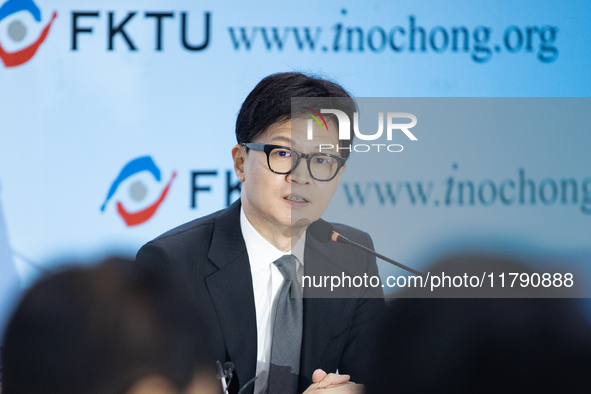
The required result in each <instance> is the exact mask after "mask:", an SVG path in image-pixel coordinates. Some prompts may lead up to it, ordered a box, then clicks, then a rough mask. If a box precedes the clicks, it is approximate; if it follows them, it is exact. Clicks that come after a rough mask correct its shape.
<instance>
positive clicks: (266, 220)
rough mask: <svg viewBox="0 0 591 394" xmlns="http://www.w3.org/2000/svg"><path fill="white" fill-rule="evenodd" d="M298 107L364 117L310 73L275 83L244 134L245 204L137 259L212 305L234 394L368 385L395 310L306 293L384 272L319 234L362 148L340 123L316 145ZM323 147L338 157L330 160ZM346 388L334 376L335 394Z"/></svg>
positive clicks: (259, 99)
mask: <svg viewBox="0 0 591 394" xmlns="http://www.w3.org/2000/svg"><path fill="white" fill-rule="evenodd" d="M292 97H319V98H322V97H344V98H348V100H346V102H345V108H341V109H342V110H343V111H344V112H346V113H348V114H351V116H350V118H351V119H352V118H353V116H352V113H353V112H355V104H354V103H353V101H352V99H351V98H350V96H349V95H348V94H347V92H346V91H345V90H344V89H343V88H342V87H340V86H339V85H337V84H335V83H333V82H330V81H326V80H323V79H320V78H315V77H310V76H307V75H304V74H300V73H281V74H274V75H271V76H269V77H267V78H265V79H263V80H262V81H261V82H260V83H259V84H258V85H257V86H256V87H255V89H254V90H253V91H252V92H251V93H250V94H249V96H248V97H247V99H246V100H245V102H244V103H243V105H242V108H241V110H240V113H239V115H238V119H237V122H236V137H237V142H238V144H237V145H236V146H234V148H233V149H232V157H233V160H234V169H235V172H236V175H237V177H238V179H239V180H240V181H241V182H242V193H241V198H240V199H239V200H238V201H236V202H235V203H234V204H232V205H231V206H230V207H228V208H227V209H225V210H222V211H219V212H216V213H214V214H211V215H209V216H206V217H203V218H200V219H197V220H195V221H192V222H190V223H187V224H184V225H182V226H180V227H177V228H175V229H173V230H171V231H169V232H167V233H165V234H163V235H162V236H160V237H158V238H156V239H155V240H153V241H151V242H149V243H148V244H146V245H144V246H143V247H142V248H141V249H140V251H139V252H138V255H137V260H138V261H140V262H142V263H144V264H151V265H154V266H157V267H160V269H163V270H165V271H166V272H172V273H173V274H175V275H176V276H178V277H179V278H181V279H182V280H183V281H185V283H187V284H188V285H189V288H190V290H191V291H192V293H193V294H194V295H195V297H196V298H197V299H198V300H200V302H201V303H202V304H203V305H202V306H203V308H204V311H205V313H206V315H207V316H209V318H210V320H211V322H212V324H213V325H214V335H213V338H212V343H213V345H214V349H216V352H217V354H216V357H218V359H219V360H220V361H222V362H223V361H232V362H233V363H234V365H235V376H236V378H235V379H234V380H233V383H234V384H233V385H232V387H230V391H231V392H237V391H238V388H239V386H243V385H245V384H246V383H247V382H248V381H249V380H250V379H251V378H253V377H254V376H255V375H257V376H258V378H257V380H256V381H255V384H254V387H252V386H251V387H250V388H249V391H247V392H250V393H252V392H253V391H254V392H255V393H256V394H259V393H266V392H269V393H271V394H275V393H285V394H290V393H296V392H298V393H301V392H302V391H304V390H305V389H306V388H308V387H309V386H310V384H312V383H313V382H318V381H319V380H321V378H322V377H323V376H324V372H321V371H317V372H316V373H314V371H315V370H316V369H322V370H323V371H327V372H336V371H337V370H338V372H340V373H346V374H350V375H351V376H352V378H353V379H354V380H356V381H363V376H364V374H365V371H364V366H365V365H367V363H368V362H367V361H368V360H367V358H368V357H369V355H368V354H367V352H368V349H369V346H368V344H369V342H370V341H369V339H370V337H371V335H372V329H373V326H374V324H375V321H376V320H377V317H378V316H379V314H380V313H381V311H382V309H383V306H384V301H383V298H365V297H361V298H360V297H359V296H363V295H365V293H363V291H362V292H361V293H355V298H351V297H352V296H351V294H349V295H348V297H349V298H346V297H347V294H345V298H306V296H307V295H310V294H311V293H308V290H310V291H311V290H317V289H304V293H303V296H304V298H303V299H302V298H301V289H302V284H301V279H302V274H303V275H305V276H326V275H337V276H341V275H347V276H356V275H360V276H362V275H363V274H367V275H368V276H372V275H377V267H376V263H375V258H373V257H371V256H370V255H368V254H367V253H365V252H363V251H359V250H356V249H354V248H352V247H350V246H348V245H341V244H336V243H332V242H324V240H323V239H318V237H317V236H314V235H311V234H310V233H309V231H307V230H308V227H309V225H310V224H311V223H313V222H315V221H317V220H319V218H320V216H321V215H322V214H323V212H324V210H325V209H326V207H327V206H328V203H329V202H330V199H331V198H332V196H333V194H334V192H335V190H336V188H337V186H338V184H339V181H340V177H341V175H342V172H343V170H344V168H345V165H346V158H347V156H348V153H349V152H350V145H349V149H348V150H347V146H346V145H343V144H344V143H345V142H346V141H345V142H343V141H341V140H339V139H338V132H337V128H336V127H337V125H336V122H334V121H331V120H329V121H328V122H327V123H325V126H326V127H325V129H324V130H321V129H320V128H318V129H315V130H314V138H313V139H308V138H307V136H309V134H308V133H307V131H308V129H307V127H309V126H308V124H307V123H306V120H307V119H306V118H305V117H303V114H302V116H297V117H292V113H291V98H292ZM314 127H316V126H314ZM349 143H350V141H349ZM319 144H324V145H323V146H326V147H328V146H332V147H333V148H332V150H328V151H327V150H323V151H322V153H319V149H318V147H319ZM337 230H338V231H339V232H341V233H342V234H343V235H345V236H347V237H348V238H350V239H351V240H354V241H357V242H359V243H362V244H364V245H366V246H368V247H372V246H373V245H372V242H371V238H370V237H369V235H367V234H366V233H363V232H361V231H359V230H356V229H353V228H351V227H348V226H344V225H338V227H337ZM327 236H328V234H327ZM290 272H291V274H290ZM292 284H293V287H292V286H291V285H292ZM324 290H326V289H324ZM326 292H327V291H325V292H324V295H326ZM289 293H291V295H292V297H289ZM286 294H287V295H288V296H287V297H286ZM298 294H299V300H298ZM381 294H382V292H381V286H380V288H379V293H378V296H379V295H381ZM294 295H295V297H293V296H294ZM341 295H343V294H342V293H341ZM317 296H318V294H314V297H317ZM374 296H375V293H374ZM294 358H295V361H294ZM330 378H331V379H333V380H331V379H330ZM339 379H340V378H338V377H335V376H334V375H330V376H329V377H327V378H326V380H325V381H324V382H325V383H324V384H329V382H335V383H339V382H341V381H342V380H339ZM345 379H346V378H345ZM314 387H315V386H310V389H313V388H314ZM339 389H341V390H343V392H358V391H359V386H357V385H355V384H353V383H351V382H347V383H346V384H344V385H342V386H340V388H339ZM337 392H338V391H337V390H336V389H335V391H333V393H335V394H336V393H337Z"/></svg>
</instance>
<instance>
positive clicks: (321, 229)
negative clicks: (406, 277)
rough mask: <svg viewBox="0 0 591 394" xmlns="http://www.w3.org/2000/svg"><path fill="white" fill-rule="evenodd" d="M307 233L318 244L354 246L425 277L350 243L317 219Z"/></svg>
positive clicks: (408, 269)
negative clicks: (330, 243)
mask: <svg viewBox="0 0 591 394" xmlns="http://www.w3.org/2000/svg"><path fill="white" fill-rule="evenodd" d="M308 231H309V232H310V235H311V236H312V237H313V238H314V239H315V240H317V241H318V242H321V243H326V242H329V241H333V242H340V243H344V244H348V245H352V246H355V247H356V248H359V249H361V250H364V251H366V252H367V253H369V254H371V255H373V256H376V257H379V258H380V259H382V260H384V261H387V262H388V263H390V264H394V265H395V266H397V267H400V268H402V269H403V270H406V271H408V272H411V273H413V274H415V275H419V276H425V274H423V273H422V272H419V271H417V270H415V269H412V268H410V267H407V266H406V265H404V264H400V263H399V262H397V261H394V260H392V259H390V258H388V257H386V256H384V255H382V254H379V253H377V252H376V251H374V250H371V249H370V248H368V247H366V246H363V245H361V244H358V243H357V242H354V241H351V240H350V239H349V238H347V237H345V236H344V235H342V234H339V233H337V232H336V231H334V227H333V226H332V224H330V223H328V222H327V221H325V220H322V219H319V220H317V221H315V222H314V223H312V224H311V225H310V226H309V227H308Z"/></svg>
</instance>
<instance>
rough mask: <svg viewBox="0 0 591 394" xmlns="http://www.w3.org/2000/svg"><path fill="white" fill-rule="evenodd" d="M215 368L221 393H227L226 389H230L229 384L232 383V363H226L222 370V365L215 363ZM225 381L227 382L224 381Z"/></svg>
mask: <svg viewBox="0 0 591 394" xmlns="http://www.w3.org/2000/svg"><path fill="white" fill-rule="evenodd" d="M216 366H217V369H218V374H217V378H218V379H220V380H221V381H222V393H223V394H227V393H228V387H230V382H231V381H232V376H234V374H233V373H232V372H233V371H234V363H233V362H231V361H226V362H225V363H224V366H223V368H222V363H220V362H219V361H216ZM226 379H227V380H226Z"/></svg>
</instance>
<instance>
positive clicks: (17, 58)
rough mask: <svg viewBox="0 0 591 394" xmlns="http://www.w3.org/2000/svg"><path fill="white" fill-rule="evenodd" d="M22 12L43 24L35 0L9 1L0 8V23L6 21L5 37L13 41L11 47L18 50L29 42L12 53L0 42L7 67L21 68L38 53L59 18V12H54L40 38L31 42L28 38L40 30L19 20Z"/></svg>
mask: <svg viewBox="0 0 591 394" xmlns="http://www.w3.org/2000/svg"><path fill="white" fill-rule="evenodd" d="M21 11H25V12H28V13H29V14H30V15H31V16H32V17H33V19H34V20H35V22H37V23H41V10H40V9H39V7H37V5H36V4H35V2H34V1H33V0H8V1H6V2H4V3H3V4H2V5H1V6H0V22H2V21H3V20H6V23H5V25H6V29H7V31H6V35H5V36H3V37H4V38H6V37H7V38H8V40H10V41H11V42H10V44H11V46H15V47H17V48H18V46H19V44H20V43H21V42H29V44H28V45H26V46H25V47H24V48H20V49H17V50H15V51H11V52H9V51H7V50H6V49H5V48H4V46H3V45H2V42H0V59H2V62H3V63H4V65H5V66H6V67H14V66H19V65H21V64H23V63H26V62H28V61H29V60H30V59H31V58H32V57H33V56H34V55H35V53H37V50H38V49H39V47H40V46H41V44H42V43H43V41H45V39H46V38H47V34H49V29H50V28H51V24H52V23H53V21H54V20H55V18H56V17H57V12H55V11H54V12H53V15H52V17H51V19H50V20H49V22H47V24H46V25H45V27H44V28H43V29H42V30H41V33H40V34H39V36H38V37H37V38H36V39H35V40H34V41H32V42H31V40H27V36H29V35H30V34H33V33H32V32H33V31H35V30H38V29H34V27H33V26H28V25H27V21H26V20H24V19H23V18H19V15H21V14H19V13H20V12H21ZM13 15H14V16H13ZM5 44H6V43H5Z"/></svg>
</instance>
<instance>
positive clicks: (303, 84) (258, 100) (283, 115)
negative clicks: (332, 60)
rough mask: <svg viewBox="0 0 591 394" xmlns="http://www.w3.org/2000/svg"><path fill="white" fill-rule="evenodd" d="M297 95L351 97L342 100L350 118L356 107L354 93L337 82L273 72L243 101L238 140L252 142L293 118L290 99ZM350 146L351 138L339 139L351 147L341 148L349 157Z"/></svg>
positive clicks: (237, 130) (237, 128)
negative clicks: (273, 127) (274, 125)
mask: <svg viewBox="0 0 591 394" xmlns="http://www.w3.org/2000/svg"><path fill="white" fill-rule="evenodd" d="M294 97H309V98H335V97H342V98H349V99H350V100H345V101H344V106H343V105H342V104H343V100H340V101H339V103H340V104H341V107H342V108H340V109H341V110H343V111H344V112H345V113H346V114H347V115H349V118H350V119H353V113H354V112H355V110H356V106H355V103H354V101H353V99H352V98H351V95H350V94H349V93H348V92H347V91H346V90H345V89H344V88H343V87H342V86H341V85H339V84H337V83H335V82H332V81H330V80H328V79H324V78H321V77H318V76H314V75H306V74H303V73H300V72H285V73H277V74H272V75H269V76H267V77H265V78H263V80H261V81H260V82H259V83H258V84H257V85H256V86H255V88H254V89H253V90H252V91H251V92H250V93H249V95H248V96H247V97H246V100H244V103H242V107H241V108H240V112H239V113H238V118H237V119H236V140H237V142H238V143H239V144H241V143H244V142H252V141H253V139H254V138H256V136H257V135H259V134H261V133H263V132H264V131H265V130H267V128H269V126H271V125H273V124H275V123H278V122H283V121H286V120H289V119H291V114H292V107H291V99H292V98H294ZM302 115H303V113H302ZM329 117H330V116H329ZM350 145H351V140H339V146H340V147H348V149H347V148H346V149H343V150H342V151H341V152H342V156H344V157H348V156H349V153H350Z"/></svg>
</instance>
